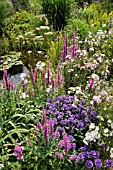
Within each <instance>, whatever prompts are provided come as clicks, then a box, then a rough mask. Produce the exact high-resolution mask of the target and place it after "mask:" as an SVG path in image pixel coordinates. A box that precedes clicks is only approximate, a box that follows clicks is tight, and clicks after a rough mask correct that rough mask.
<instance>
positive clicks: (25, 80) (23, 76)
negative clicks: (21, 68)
mask: <svg viewBox="0 0 113 170" xmlns="http://www.w3.org/2000/svg"><path fill="white" fill-rule="evenodd" d="M20 77H21V79H22V80H23V83H24V84H27V83H28V79H27V75H26V74H25V73H21V75H20Z"/></svg>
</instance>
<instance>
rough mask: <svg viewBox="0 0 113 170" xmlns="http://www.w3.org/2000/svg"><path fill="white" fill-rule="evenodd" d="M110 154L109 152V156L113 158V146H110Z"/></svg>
mask: <svg viewBox="0 0 113 170" xmlns="http://www.w3.org/2000/svg"><path fill="white" fill-rule="evenodd" d="M110 154H111V155H110V157H111V158H113V148H111V150H110Z"/></svg>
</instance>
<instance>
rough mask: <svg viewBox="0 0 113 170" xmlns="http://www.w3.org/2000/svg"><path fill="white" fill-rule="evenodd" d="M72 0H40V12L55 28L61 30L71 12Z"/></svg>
mask: <svg viewBox="0 0 113 170" xmlns="http://www.w3.org/2000/svg"><path fill="white" fill-rule="evenodd" d="M72 2H73V0H42V3H41V5H42V12H43V13H44V14H46V16H47V18H48V21H49V24H50V25H51V26H52V27H53V28H54V29H55V30H61V29H62V28H64V26H65V25H66V23H67V19H68V18H69V16H70V13H71V6H72Z"/></svg>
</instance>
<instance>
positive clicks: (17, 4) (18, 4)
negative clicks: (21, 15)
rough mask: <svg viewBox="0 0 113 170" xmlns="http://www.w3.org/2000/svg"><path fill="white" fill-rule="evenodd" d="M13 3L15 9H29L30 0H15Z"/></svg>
mask: <svg viewBox="0 0 113 170" xmlns="http://www.w3.org/2000/svg"><path fill="white" fill-rule="evenodd" d="M12 4H13V7H14V9H15V11H21V10H27V11H28V10H29V0H19V1H18V0H13V1H12Z"/></svg>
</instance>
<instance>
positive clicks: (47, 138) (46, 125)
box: [43, 123, 49, 145]
mask: <svg viewBox="0 0 113 170" xmlns="http://www.w3.org/2000/svg"><path fill="white" fill-rule="evenodd" d="M43 132H44V139H45V142H46V145H47V144H48V141H49V132H48V124H47V123H45V124H44V129H43Z"/></svg>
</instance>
